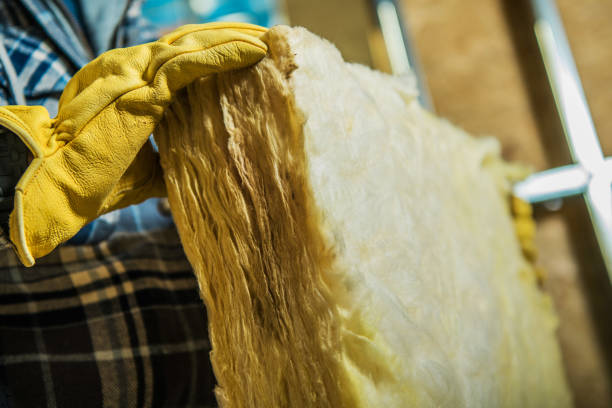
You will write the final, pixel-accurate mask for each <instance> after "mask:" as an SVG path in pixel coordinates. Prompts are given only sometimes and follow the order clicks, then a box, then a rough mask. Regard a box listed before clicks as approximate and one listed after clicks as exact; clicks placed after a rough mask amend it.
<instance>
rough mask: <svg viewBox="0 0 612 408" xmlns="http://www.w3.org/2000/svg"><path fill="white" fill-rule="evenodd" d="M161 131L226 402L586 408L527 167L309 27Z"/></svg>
mask: <svg viewBox="0 0 612 408" xmlns="http://www.w3.org/2000/svg"><path fill="white" fill-rule="evenodd" d="M266 42H267V43H268V44H269V55H268V56H267V57H266V58H265V59H264V60H262V61H261V62H260V63H258V64H257V65H255V66H254V67H251V68H249V69H246V70H242V71H238V72H231V73H224V74H220V75H216V76H211V77H207V78H202V79H201V80H199V81H197V82H196V83H194V84H193V85H191V86H190V87H188V88H187V89H186V90H184V91H183V92H182V93H180V94H179V95H178V97H177V98H176V100H175V101H174V102H173V104H172V105H171V107H170V109H169V111H168V113H167V114H166V116H165V118H164V120H163V121H162V123H161V124H160V125H159V127H158V129H156V138H157V141H158V144H159V147H160V154H161V159H162V167H163V168H164V172H165V178H166V184H167V187H168V195H169V200H170V206H171V209H172V213H173V215H174V217H175V221H176V224H177V227H178V230H179V233H180V236H181V240H182V242H183V245H184V247H185V252H186V254H187V256H188V258H189V260H190V262H191V264H192V265H193V267H194V270H195V273H196V274H197V278H198V282H199V285H200V291H201V296H202V299H203V300H204V303H205V304H206V308H207V311H208V318H209V322H210V327H209V329H210V338H211V342H212V350H213V351H212V353H211V360H212V364H213V368H214V372H215V375H216V378H217V382H218V386H217V388H216V395H217V399H218V401H219V403H220V404H221V405H222V406H225V407H413V406H414V407H416V406H418V407H424V406H437V407H495V406H501V407H519V406H520V407H563V406H569V405H571V400H570V396H569V392H568V389H567V385H566V383H565V379H564V374H563V367H562V364H561V359H560V352H559V347H558V344H557V341H556V338H555V333H554V331H555V328H556V324H557V322H556V317H555V314H554V312H553V309H552V305H551V301H550V299H549V298H548V296H546V295H545V294H543V293H542V292H541V291H540V290H539V289H538V287H537V284H536V278H535V274H534V271H533V267H532V265H531V264H530V263H529V262H528V260H526V258H525V257H524V255H523V254H522V252H521V245H520V243H519V240H518V238H517V236H516V234H515V231H514V229H513V222H512V217H511V214H510V208H509V204H508V203H509V201H510V200H509V186H510V183H511V174H512V167H511V166H509V165H506V164H505V163H504V162H503V161H502V160H501V159H500V158H499V146H498V144H497V142H495V141H494V140H491V139H486V140H483V139H478V140H477V139H474V138H472V137H470V136H469V135H467V134H466V133H464V132H463V131H461V130H459V129H457V128H455V127H453V126H452V125H451V124H449V123H447V122H445V121H443V120H440V119H438V118H436V117H435V116H433V115H432V114H430V113H428V112H427V111H425V110H424V109H422V108H421V107H420V106H419V105H418V103H417V101H416V98H415V97H416V91H415V86H414V78H413V77H411V76H406V77H401V78H398V77H391V76H388V75H385V74H382V73H378V72H374V71H372V70H369V69H368V68H365V67H363V66H359V65H352V64H347V63H345V62H343V60H342V58H341V56H340V54H339V53H338V51H337V50H336V49H335V48H334V47H333V46H332V45H331V44H329V43H328V42H326V41H324V40H322V39H320V38H318V37H316V36H315V35H313V34H311V33H309V32H307V31H306V30H304V29H301V28H288V27H276V28H274V29H272V30H271V31H270V32H269V33H268V34H267V35H266Z"/></svg>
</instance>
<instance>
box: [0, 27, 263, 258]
mask: <svg viewBox="0 0 612 408" xmlns="http://www.w3.org/2000/svg"><path fill="white" fill-rule="evenodd" d="M264 32H265V29H264V28H261V27H257V26H253V25H248V24H240V23H213V24H204V25H189V26H184V27H181V28H179V29H177V30H176V31H174V32H172V33H170V34H168V35H166V36H164V37H162V38H161V39H159V40H158V41H156V42H153V43H149V44H143V45H139V46H136V47H130V48H122V49H115V50H111V51H108V52H106V53H104V54H102V55H101V56H100V57H98V58H96V59H95V60H93V61H92V62H91V63H89V64H87V65H86V66H85V67H83V68H82V69H81V70H80V71H79V72H77V73H76V75H75V76H74V77H73V78H72V80H70V82H69V83H68V85H67V86H66V88H65V90H64V92H63V93H62V96H61V98H60V103H59V110H58V115H57V117H56V118H55V119H51V118H50V117H49V114H48V112H47V110H46V109H45V108H43V107H41V106H5V107H0V125H1V126H4V127H5V128H7V129H9V130H10V131H11V132H13V133H14V134H16V135H17V136H19V138H20V139H21V140H22V141H23V142H24V143H25V144H26V146H27V147H28V148H29V149H30V151H31V152H32V155H33V157H34V159H33V160H32V162H31V163H30V165H29V167H28V168H27V170H26V171H25V173H24V174H23V176H22V177H21V179H20V180H19V183H18V184H17V186H16V188H15V200H14V209H13V211H12V213H11V215H10V219H9V235H10V239H11V241H12V242H13V244H14V245H15V247H16V249H17V252H18V254H19V257H20V259H21V261H22V262H23V263H24V264H25V265H28V266H30V265H33V264H34V260H35V259H36V258H39V257H41V256H44V255H46V254H47V253H49V252H51V251H52V250H53V249H54V248H55V247H56V246H57V245H59V244H60V243H62V242H65V241H66V240H68V239H70V237H72V236H73V235H74V234H76V233H77V232H78V231H79V229H80V228H81V227H82V226H84V225H85V224H86V223H88V222H89V221H91V220H93V219H95V218H96V217H98V216H99V215H101V214H104V213H105V212H108V211H111V210H113V209H116V208H120V207H124V206H127V205H130V204H134V203H137V202H140V201H143V200H145V199H147V198H149V197H153V196H163V195H165V187H164V183H163V179H162V174H161V170H160V167H159V163H158V161H157V156H156V153H155V152H154V151H153V150H152V148H151V147H150V146H149V145H148V144H145V142H146V141H147V138H148V136H149V135H150V134H151V132H152V131H153V129H154V128H155V126H156V124H157V123H158V122H159V120H160V119H161V118H162V115H163V113H164V110H165V108H166V107H167V106H168V104H169V103H170V101H171V99H172V95H173V94H174V93H175V92H176V91H177V90H179V89H181V88H183V87H185V86H186V85H188V84H189V83H191V82H193V81H194V80H196V79H198V78H200V77H203V76H206V75H210V74H214V73H218V72H223V71H227V70H232V69H238V68H242V67H245V66H248V65H252V64H254V63H256V62H257V61H259V60H260V59H261V58H263V56H264V55H265V53H266V50H267V48H266V45H265V44H264V43H263V42H262V41H261V40H260V36H261V35H263V34H264ZM143 147H144V148H143Z"/></svg>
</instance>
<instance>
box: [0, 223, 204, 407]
mask: <svg viewBox="0 0 612 408" xmlns="http://www.w3.org/2000/svg"><path fill="white" fill-rule="evenodd" d="M209 352H210V344H209V341H208V335H207V322H206V313H205V309H204V307H203V304H202V302H201V300H200V298H199V296H198V290H197V282H196V280H195V278H194V275H193V273H192V270H191V267H190V265H189V263H188V262H187V260H186V258H185V255H184V254H183V249H182V246H181V244H180V242H179V238H178V235H177V233H176V231H175V230H174V229H173V228H172V229H167V230H162V231H156V232H150V233H138V234H136V233H135V234H131V235H130V234H126V235H121V236H119V237H116V238H114V239H113V240H111V241H105V242H103V243H101V244H98V245H85V246H79V247H74V246H63V247H59V248H58V249H57V250H55V251H54V252H53V253H52V254H50V255H49V256H47V257H45V258H43V259H40V260H39V261H37V264H36V266H35V267H32V268H24V267H23V266H21V264H20V263H19V261H18V259H17V258H16V256H15V255H14V254H13V252H12V250H11V249H9V248H4V249H0V407H44V406H47V407H96V406H104V407H162V406H163V407H204V406H214V405H216V402H215V399H214V395H213V388H214V384H215V381H214V376H213V373H212V368H211V366H210V360H209Z"/></svg>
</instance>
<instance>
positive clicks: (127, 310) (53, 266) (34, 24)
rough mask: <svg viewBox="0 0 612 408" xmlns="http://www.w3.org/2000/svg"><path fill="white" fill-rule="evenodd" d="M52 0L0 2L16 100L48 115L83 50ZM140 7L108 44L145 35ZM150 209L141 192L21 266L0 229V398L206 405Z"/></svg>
mask: <svg viewBox="0 0 612 408" xmlns="http://www.w3.org/2000/svg"><path fill="white" fill-rule="evenodd" d="M117 1H119V2H121V1H122V0H107V2H109V3H113V2H115V3H116V2H117ZM52 3H53V0H48V1H41V0H3V1H1V2H0V33H1V34H2V37H3V40H4V46H5V48H6V50H7V53H8V55H9V57H10V60H11V63H12V65H13V67H14V70H15V73H16V74H17V77H18V79H19V83H20V84H23V90H22V92H23V96H25V99H26V101H27V103H28V104H39V105H43V106H45V107H46V108H47V109H48V110H49V112H50V113H51V115H54V114H55V113H56V112H57V102H58V98H59V96H60V94H61V92H62V90H63V89H64V86H65V85H66V83H67V82H68V80H69V79H70V77H71V76H72V75H73V74H74V72H76V70H77V69H78V68H80V67H81V66H82V65H84V64H85V63H86V62H87V60H88V58H89V56H88V55H85V52H84V50H82V49H79V46H78V44H75V41H74V38H71V37H70V35H66V33H65V32H62V25H61V22H58V21H57V20H56V16H55V15H54V14H53V13H52V11H51V10H50V9H49V7H48V6H49V5H52ZM139 7H140V3H139V2H132V3H131V5H130V6H129V8H127V9H126V12H125V14H124V15H123V19H122V21H121V23H120V24H119V25H118V26H117V27H116V30H115V32H114V33H115V34H114V40H113V43H112V44H111V46H113V47H119V46H127V45H132V44H135V43H139V42H143V41H145V40H150V39H151V36H152V34H153V31H152V30H151V29H150V26H149V25H147V24H145V23H144V22H143V20H142V19H141V18H140V14H139ZM9 82H10V81H9V79H8V77H7V74H6V69H5V67H3V66H0V103H2V104H14V103H16V100H15V95H14V94H13V92H14V91H15V90H14V89H12V84H10V83H9ZM156 209H157V203H156V202H154V201H152V200H149V201H147V202H145V203H144V204H142V205H140V206H132V207H129V208H127V209H125V210H122V211H120V212H113V213H111V214H109V215H108V216H106V224H104V223H99V224H98V227H97V228H98V233H99V235H100V236H104V237H105V238H107V240H105V241H102V242H99V243H97V244H86V245H80V246H70V245H64V246H60V247H59V248H57V249H56V250H55V251H54V252H53V253H51V254H50V255H48V256H46V257H44V258H42V259H40V260H38V261H37V264H36V265H35V266H34V267H32V268H24V267H23V266H22V265H21V264H20V263H19V261H18V260H17V258H16V256H15V254H14V253H13V251H12V249H11V248H9V247H8V246H7V245H6V241H5V240H6V238H5V237H0V240H4V242H5V245H0V408H1V407H42V406H47V407H93V406H105V407H141V406H142V407H149V406H169V407H183V406H194V407H195V406H213V405H215V399H214V395H213V391H212V390H213V387H214V376H213V373H212V368H211V366H210V360H209V352H210V345H209V342H208V336H207V323H206V315H205V310H204V307H203V305H202V302H201V300H200V299H199V297H198V288H197V282H196V280H195V278H194V276H193V273H192V270H191V268H190V266H189V263H188V262H187V260H186V258H185V255H184V253H183V249H182V246H181V245H180V242H179V239H178V236H177V234H176V231H175V229H174V227H173V226H172V222H171V219H170V217H165V219H162V222H161V223H160V217H161V215H160V214H159V212H156V211H157V210H156ZM162 218H163V217H162ZM100 225H101V226H100ZM111 226H112V227H111ZM104 228H107V230H106V231H105V230H104ZM90 232H91V231H90Z"/></svg>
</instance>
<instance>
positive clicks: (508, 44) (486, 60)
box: [285, 0, 612, 407]
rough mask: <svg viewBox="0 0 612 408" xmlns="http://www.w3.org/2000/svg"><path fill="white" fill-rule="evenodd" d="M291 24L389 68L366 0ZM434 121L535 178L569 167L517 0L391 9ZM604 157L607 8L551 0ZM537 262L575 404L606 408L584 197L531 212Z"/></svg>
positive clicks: (609, 290)
mask: <svg viewBox="0 0 612 408" xmlns="http://www.w3.org/2000/svg"><path fill="white" fill-rule="evenodd" d="M285 2H286V8H287V14H288V17H289V20H290V22H291V24H292V25H302V26H305V27H307V28H309V29H310V30H311V31H314V32H315V33H317V34H319V35H321V36H323V37H325V38H327V39H329V40H331V41H332V42H334V43H336V44H337V46H338V48H339V49H340V50H341V51H342V53H343V55H344V57H345V59H347V60H349V61H355V62H361V63H364V64H366V65H370V66H374V67H376V68H378V69H382V70H386V69H388V63H387V62H386V60H385V52H384V46H383V44H382V41H381V36H380V33H379V32H377V30H376V27H375V24H374V21H375V20H374V18H373V14H372V9H371V4H370V2H368V1H367V0H285ZM400 4H401V6H402V8H403V12H404V13H403V14H404V17H405V21H406V22H407V23H408V27H409V30H410V32H411V35H412V37H413V39H414V42H415V45H416V49H417V53H418V57H419V58H420V61H421V65H422V68H423V71H424V73H425V77H426V80H427V85H428V87H429V89H430V91H431V96H432V99H433V103H434V106H435V110H436V113H438V114H439V115H441V116H443V117H446V118H447V119H449V120H450V121H451V122H453V123H455V124H457V125H459V126H461V127H463V128H464V129H466V130H468V131H470V132H471V133H473V134H474V135H494V136H496V137H498V138H499V139H500V140H501V142H502V144H503V148H504V150H503V152H504V157H505V158H507V159H509V160H517V161H521V162H524V163H528V164H530V165H531V166H533V168H534V169H535V170H542V169H547V168H550V167H552V166H559V165H563V164H567V163H570V158H569V152H568V149H567V145H566V143H565V139H564V137H563V133H562V129H561V125H560V123H559V120H558V116H557V113H556V110H555V106H554V100H553V98H552V94H551V92H550V90H549V86H548V82H547V80H546V73H545V71H544V67H543V65H542V63H541V59H540V56H539V51H538V48H537V44H536V41H535V37H534V34H533V29H532V16H531V12H530V7H529V3H528V1H526V0H437V1H432V0H400ZM557 4H558V6H559V9H560V12H561V16H562V19H563V21H564V24H565V29H566V31H567V35H568V37H569V41H570V45H571V47H572V51H573V53H574V58H575V59H576V63H577V66H578V70H579V72H580V75H581V77H582V81H583V85H584V89H585V93H586V96H587V99H588V102H589V104H590V107H591V111H592V114H593V119H594V122H595V126H596V128H597V131H598V134H599V137H600V140H601V143H602V147H603V150H604V153H605V154H606V155H607V156H610V155H612V23H611V21H612V0H583V1H575V0H557ZM535 214H536V220H537V222H538V237H537V241H538V242H537V243H538V246H539V249H540V257H539V264H540V265H541V266H542V267H544V268H545V269H546V271H547V272H548V278H547V280H546V284H545V286H546V290H547V291H548V292H549V293H550V294H551V295H552V297H553V299H554V300H555V304H556V307H557V310H558V313H559V315H560V320H561V321H560V328H559V338H560V342H561V347H562V350H563V354H564V362H565V366H566V371H567V377H568V380H569V383H570V386H571V388H572V390H573V393H574V399H575V403H576V406H577V407H612V287H611V285H610V283H609V281H608V277H607V274H606V271H605V268H604V266H603V262H602V259H601V256H600V254H599V250H598V247H597V243H596V241H595V238H594V235H593V231H592V228H591V225H590V221H589V217H588V214H587V210H586V207H585V205H584V202H583V200H582V198H579V197H576V198H572V199H568V200H565V201H564V202H563V205H562V207H561V208H560V209H558V210H556V211H550V210H547V209H545V208H544V207H536V213H535Z"/></svg>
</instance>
